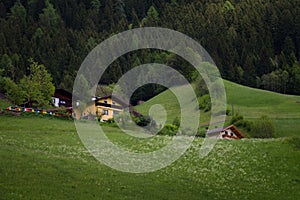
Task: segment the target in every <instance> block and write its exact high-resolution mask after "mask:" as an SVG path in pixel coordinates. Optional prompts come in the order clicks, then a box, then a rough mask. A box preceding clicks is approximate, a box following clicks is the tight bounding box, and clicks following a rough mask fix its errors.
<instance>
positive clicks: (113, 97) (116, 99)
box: [96, 95, 129, 106]
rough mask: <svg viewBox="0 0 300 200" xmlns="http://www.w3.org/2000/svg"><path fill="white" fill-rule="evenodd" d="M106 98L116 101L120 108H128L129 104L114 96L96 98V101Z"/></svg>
mask: <svg viewBox="0 0 300 200" xmlns="http://www.w3.org/2000/svg"><path fill="white" fill-rule="evenodd" d="M107 98H111V99H113V100H115V101H117V102H118V103H120V104H121V105H122V106H129V104H128V103H127V102H126V101H125V100H123V99H122V98H121V97H119V96H116V95H108V96H103V97H96V101H98V100H101V99H107Z"/></svg>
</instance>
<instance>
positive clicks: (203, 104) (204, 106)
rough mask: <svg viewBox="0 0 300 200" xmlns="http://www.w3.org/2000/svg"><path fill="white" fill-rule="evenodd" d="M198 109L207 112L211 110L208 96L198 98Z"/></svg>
mask: <svg viewBox="0 0 300 200" xmlns="http://www.w3.org/2000/svg"><path fill="white" fill-rule="evenodd" d="M198 103H199V109H201V110H203V111H204V112H208V111H210V109H211V100H210V96H209V95H208V94H206V95H204V96H202V97H199V98H198Z"/></svg>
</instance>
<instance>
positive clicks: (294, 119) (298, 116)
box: [136, 81, 300, 136]
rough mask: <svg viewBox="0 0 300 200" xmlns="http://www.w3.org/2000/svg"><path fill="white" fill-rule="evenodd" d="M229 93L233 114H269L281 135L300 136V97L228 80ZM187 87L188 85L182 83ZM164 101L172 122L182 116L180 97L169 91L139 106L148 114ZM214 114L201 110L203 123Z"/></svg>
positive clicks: (251, 116) (253, 117) (247, 117)
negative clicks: (177, 97)
mask: <svg viewBox="0 0 300 200" xmlns="http://www.w3.org/2000/svg"><path fill="white" fill-rule="evenodd" d="M224 85H225V89H226V94H227V105H228V106H227V107H228V109H229V110H230V113H231V114H232V108H233V109H234V113H235V114H236V113H239V114H241V115H243V116H244V117H245V118H246V119H250V120H251V119H255V118H260V117H261V116H263V115H267V116H268V117H270V118H272V119H273V121H274V124H275V129H276V134H277V135H278V136H291V135H298V134H299V133H298V130H300V96H292V95H283V94H278V93H275V92H270V91H265V90H260V89H254V88H250V87H246V86H242V85H239V84H236V83H233V82H230V81H224ZM180 87H183V88H182V89H184V86H180ZM155 104H162V105H163V106H165V109H166V111H167V112H168V121H167V122H168V123H171V122H172V121H173V119H174V118H175V117H176V116H178V115H179V109H178V103H177V101H176V97H175V96H174V94H172V93H171V92H170V91H169V90H167V91H165V92H163V93H161V94H159V95H157V96H155V97H154V98H152V99H150V100H149V101H147V102H145V103H144V104H142V105H140V106H137V107H136V109H137V110H138V111H139V112H141V113H144V114H147V112H148V109H149V108H150V107H151V105H155ZM209 116H210V113H203V112H201V119H200V122H201V124H207V123H208V121H209Z"/></svg>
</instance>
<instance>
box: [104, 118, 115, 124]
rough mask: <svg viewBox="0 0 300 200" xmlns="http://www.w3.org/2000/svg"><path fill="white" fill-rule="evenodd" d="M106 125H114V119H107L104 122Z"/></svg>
mask: <svg viewBox="0 0 300 200" xmlns="http://www.w3.org/2000/svg"><path fill="white" fill-rule="evenodd" d="M106 123H109V124H114V123H115V119H114V118H111V119H108V120H107V121H106Z"/></svg>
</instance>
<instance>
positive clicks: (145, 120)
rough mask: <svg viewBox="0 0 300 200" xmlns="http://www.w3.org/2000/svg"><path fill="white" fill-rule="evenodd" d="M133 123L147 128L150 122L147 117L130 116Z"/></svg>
mask: <svg viewBox="0 0 300 200" xmlns="http://www.w3.org/2000/svg"><path fill="white" fill-rule="evenodd" d="M132 119H133V121H134V122H135V123H136V124H137V125H138V126H142V127H144V126H147V125H148V124H149V123H150V122H151V119H150V117H149V116H144V115H140V116H137V117H136V116H132Z"/></svg>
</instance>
